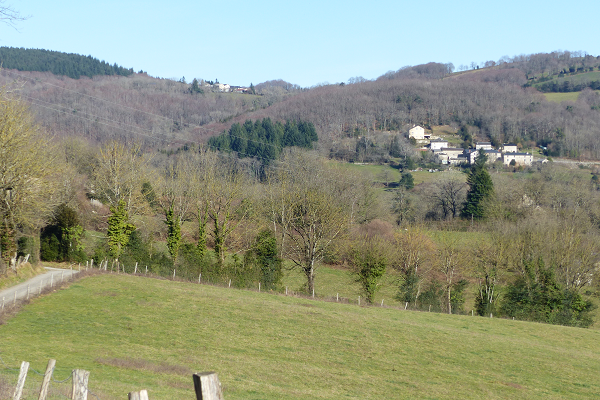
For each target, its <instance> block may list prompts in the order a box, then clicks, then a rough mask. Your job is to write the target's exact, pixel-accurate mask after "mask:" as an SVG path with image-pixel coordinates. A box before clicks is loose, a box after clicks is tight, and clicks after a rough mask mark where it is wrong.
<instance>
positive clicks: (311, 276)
mask: <svg viewBox="0 0 600 400" xmlns="http://www.w3.org/2000/svg"><path fill="white" fill-rule="evenodd" d="M304 273H305V274H306V281H307V283H308V294H309V295H311V294H312V293H313V291H314V290H315V269H314V267H313V265H312V263H311V265H310V266H309V267H306V268H305V269H304Z"/></svg>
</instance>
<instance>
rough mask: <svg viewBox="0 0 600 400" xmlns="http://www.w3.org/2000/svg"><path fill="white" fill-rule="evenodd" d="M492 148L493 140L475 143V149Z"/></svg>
mask: <svg viewBox="0 0 600 400" xmlns="http://www.w3.org/2000/svg"><path fill="white" fill-rule="evenodd" d="M480 149H483V150H492V149H493V147H492V142H477V143H475V150H480Z"/></svg>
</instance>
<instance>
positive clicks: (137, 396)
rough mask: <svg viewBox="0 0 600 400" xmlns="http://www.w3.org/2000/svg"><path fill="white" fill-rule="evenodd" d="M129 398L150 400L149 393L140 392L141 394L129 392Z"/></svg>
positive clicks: (132, 399)
mask: <svg viewBox="0 0 600 400" xmlns="http://www.w3.org/2000/svg"><path fill="white" fill-rule="evenodd" d="M127 396H128V399H129V400H148V391H147V390H140V391H139V392H129V394H128V395H127Z"/></svg>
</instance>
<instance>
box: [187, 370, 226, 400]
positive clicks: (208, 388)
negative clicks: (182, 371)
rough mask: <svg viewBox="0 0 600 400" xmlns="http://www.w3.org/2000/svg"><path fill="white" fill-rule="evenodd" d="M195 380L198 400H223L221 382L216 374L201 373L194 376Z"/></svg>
mask: <svg viewBox="0 0 600 400" xmlns="http://www.w3.org/2000/svg"><path fill="white" fill-rule="evenodd" d="M193 378H194V390H195V391H196V400H223V391H222V390H221V382H219V377H218V376H217V373H216V372H200V373H197V374H194V376H193Z"/></svg>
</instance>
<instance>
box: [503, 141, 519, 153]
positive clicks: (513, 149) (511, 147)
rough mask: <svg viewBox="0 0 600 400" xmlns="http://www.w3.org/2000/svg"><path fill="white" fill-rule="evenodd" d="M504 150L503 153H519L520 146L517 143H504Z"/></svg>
mask: <svg viewBox="0 0 600 400" xmlns="http://www.w3.org/2000/svg"><path fill="white" fill-rule="evenodd" d="M502 152H503V153H518V152H519V148H518V147H517V145H516V144H510V143H504V145H503V146H502Z"/></svg>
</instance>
